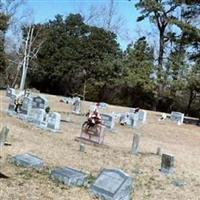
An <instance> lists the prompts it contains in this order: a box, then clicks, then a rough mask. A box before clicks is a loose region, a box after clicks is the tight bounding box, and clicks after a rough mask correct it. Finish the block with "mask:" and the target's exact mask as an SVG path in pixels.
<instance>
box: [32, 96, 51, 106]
mask: <svg viewBox="0 0 200 200" xmlns="http://www.w3.org/2000/svg"><path fill="white" fill-rule="evenodd" d="M47 106H48V100H47V99H46V98H44V97H41V96H36V97H33V100H32V109H45V108H46V107H47Z"/></svg>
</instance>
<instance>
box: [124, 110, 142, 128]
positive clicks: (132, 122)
mask: <svg viewBox="0 0 200 200" xmlns="http://www.w3.org/2000/svg"><path fill="white" fill-rule="evenodd" d="M127 118H128V120H127V125H128V126H130V127H132V128H135V127H137V126H138V124H139V113H138V112H137V113H129V114H128V117H127Z"/></svg>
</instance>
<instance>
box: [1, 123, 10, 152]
mask: <svg viewBox="0 0 200 200" xmlns="http://www.w3.org/2000/svg"><path fill="white" fill-rule="evenodd" d="M8 132H9V129H8V128H7V127H6V126H5V127H3V128H2V130H1V132H0V148H1V149H2V147H3V146H4V144H5V143H6V141H7V137H8Z"/></svg>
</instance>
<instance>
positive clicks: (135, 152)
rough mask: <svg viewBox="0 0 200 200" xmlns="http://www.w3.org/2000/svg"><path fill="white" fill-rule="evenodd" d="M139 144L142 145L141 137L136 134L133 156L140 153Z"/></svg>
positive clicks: (132, 150)
mask: <svg viewBox="0 0 200 200" xmlns="http://www.w3.org/2000/svg"><path fill="white" fill-rule="evenodd" d="M139 143H140V135H139V134H137V133H136V134H134V136H133V143H132V149H131V153H132V154H137V153H138V151H139Z"/></svg>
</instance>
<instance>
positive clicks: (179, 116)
mask: <svg viewBox="0 0 200 200" xmlns="http://www.w3.org/2000/svg"><path fill="white" fill-rule="evenodd" d="M170 118H171V120H172V121H173V122H176V123H177V124H178V125H181V124H183V120H184V114H183V113H180V112H171V117H170Z"/></svg>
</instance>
